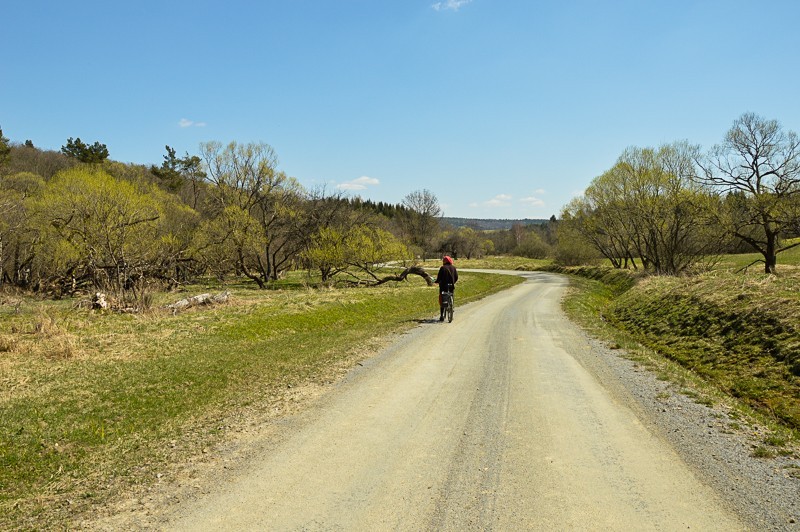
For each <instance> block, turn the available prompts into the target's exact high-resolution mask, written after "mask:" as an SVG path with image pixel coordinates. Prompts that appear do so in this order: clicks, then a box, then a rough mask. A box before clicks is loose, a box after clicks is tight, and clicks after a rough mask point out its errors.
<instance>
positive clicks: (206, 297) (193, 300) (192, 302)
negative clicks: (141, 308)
mask: <svg viewBox="0 0 800 532" xmlns="http://www.w3.org/2000/svg"><path fill="white" fill-rule="evenodd" d="M230 296H231V293H230V292H228V291H227V290H225V291H224V292H220V293H219V294H216V295H212V294H209V293H205V294H200V295H196V296H192V297H187V298H185V299H181V300H180V301H176V302H175V303H172V304H171V305H167V306H166V308H168V309H170V310H172V312H173V313H174V312H178V311H179V310H186V309H187V308H190V307H196V306H198V305H217V304H219V303H225V302H226V301H228V298H230Z"/></svg>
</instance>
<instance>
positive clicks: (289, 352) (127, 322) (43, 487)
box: [0, 274, 521, 529]
mask: <svg viewBox="0 0 800 532" xmlns="http://www.w3.org/2000/svg"><path fill="white" fill-rule="evenodd" d="M518 282H521V280H520V279H517V278H514V277H508V276H492V275H481V274H464V275H463V276H462V278H461V279H460V281H459V300H458V303H459V304H464V303H466V302H468V301H472V300H475V299H478V298H481V297H483V296H485V295H488V294H490V293H493V292H496V291H499V290H502V289H504V288H507V287H509V286H511V285H513V284H516V283H518ZM304 285H305V281H304V280H303V278H302V277H295V278H294V279H290V280H288V281H286V282H285V283H284V285H283V288H281V289H277V290H256V289H253V287H252V285H249V284H242V283H233V284H227V285H219V284H215V285H214V286H210V287H209V286H196V287H190V290H189V291H188V292H187V293H185V294H157V295H156V298H155V299H156V301H157V303H158V304H159V305H163V304H165V303H167V302H171V301H175V300H177V299H180V298H182V297H185V296H186V295H194V294H197V293H200V292H203V291H206V290H208V289H209V288H211V289H213V290H221V289H228V290H230V291H231V292H232V299H231V301H230V302H229V303H227V304H223V305H220V306H217V307H209V308H201V307H199V308H194V309H190V310H188V311H186V312H183V313H179V314H177V315H172V313H171V312H169V311H166V310H153V311H150V312H146V313H144V314H141V315H139V314H118V313H111V312H92V311H90V310H87V309H83V308H75V306H74V304H75V302H74V301H67V300H63V301H42V300H33V299H28V298H22V297H18V296H10V295H6V296H0V297H2V300H0V302H2V304H0V390H2V395H0V529H15V528H49V527H50V526H53V525H55V524H62V523H63V522H65V520H66V519H67V517H68V516H74V515H80V513H81V512H85V511H87V510H88V509H90V508H91V507H92V506H93V505H95V504H97V503H99V502H102V501H103V500H106V499H108V498H109V497H113V496H114V493H116V492H120V491H124V490H125V489H126V487H129V486H131V485H135V484H140V483H144V484H146V483H148V482H152V481H153V479H154V478H155V475H156V472H157V471H159V470H162V469H163V468H164V467H165V465H166V464H167V463H168V462H170V461H174V460H176V459H178V460H179V459H181V457H186V456H191V455H192V454H197V453H199V452H201V451H202V449H203V448H204V447H205V446H207V445H209V444H210V443H213V441H215V440H216V439H217V438H219V437H221V436H222V434H221V432H222V431H221V429H220V428H219V426H220V424H221V422H220V421H219V420H223V419H226V418H230V417H231V416H232V415H233V416H234V417H235V414H236V413H237V412H241V411H242V410H243V409H248V408H250V409H255V410H263V411H267V410H271V409H275V408H281V405H282V404H283V401H284V395H285V392H286V390H287V389H294V388H296V387H298V386H302V385H304V384H307V383H313V382H319V381H320V380H325V379H329V378H331V375H332V374H336V372H341V371H344V370H345V369H346V368H347V367H349V366H350V365H352V364H354V363H355V362H356V361H357V360H358V359H359V358H360V357H363V356H368V355H369V354H370V353H371V352H372V351H373V350H374V349H376V346H377V345H379V344H378V343H376V342H377V340H376V339H378V338H380V337H382V336H385V335H387V334H389V333H392V332H397V331H401V330H404V329H407V328H409V327H413V326H415V325H417V324H418V323H419V320H421V319H425V318H431V317H433V316H434V314H435V313H437V311H438V304H437V291H436V289H435V288H431V287H428V286H426V284H425V283H424V281H423V280H422V279H421V278H419V277H416V278H414V279H410V280H409V281H408V282H405V283H396V284H392V285H384V286H381V287H377V288H369V289H364V288H361V289H336V290H334V289H321V290H311V289H307V288H304ZM290 387H291V388H290ZM222 424H224V423H222ZM188 435H191V436H188ZM171 442H178V443H177V444H175V443H171Z"/></svg>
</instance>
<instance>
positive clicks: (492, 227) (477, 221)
mask: <svg viewBox="0 0 800 532" xmlns="http://www.w3.org/2000/svg"><path fill="white" fill-rule="evenodd" d="M441 221H442V223H444V224H446V225H449V226H451V227H454V228H459V227H469V228H470V229H474V230H476V231H501V230H508V229H511V228H512V227H514V226H515V225H521V226H523V227H525V226H528V225H543V224H546V223H547V222H548V221H555V216H554V217H553V218H551V220H545V219H543V218H534V219H531V218H523V219H521V220H505V219H504V220H493V219H485V218H454V217H446V216H445V217H443V218H442V219H441Z"/></svg>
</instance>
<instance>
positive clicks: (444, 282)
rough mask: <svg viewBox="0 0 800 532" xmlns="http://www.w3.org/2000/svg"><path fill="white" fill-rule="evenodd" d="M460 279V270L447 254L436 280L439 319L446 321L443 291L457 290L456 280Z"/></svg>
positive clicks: (451, 291) (443, 258)
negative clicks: (457, 269)
mask: <svg viewBox="0 0 800 532" xmlns="http://www.w3.org/2000/svg"><path fill="white" fill-rule="evenodd" d="M457 281H458V271H456V267H455V266H453V259H451V258H450V257H449V256H447V255H445V256H444V257H442V266H441V267H440V268H439V273H437V274H436V280H435V281H434V282H435V283H436V284H438V285H439V321H444V306H443V305H442V292H450V293H453V292H455V289H456V282H457Z"/></svg>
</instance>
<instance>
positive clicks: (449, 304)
mask: <svg viewBox="0 0 800 532" xmlns="http://www.w3.org/2000/svg"><path fill="white" fill-rule="evenodd" d="M453 306H454V299H453V285H447V288H446V289H445V290H444V291H443V292H442V308H444V315H445V316H446V317H447V323H451V322H452V321H453Z"/></svg>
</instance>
